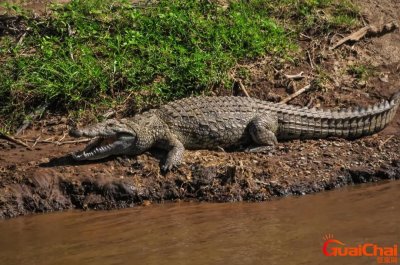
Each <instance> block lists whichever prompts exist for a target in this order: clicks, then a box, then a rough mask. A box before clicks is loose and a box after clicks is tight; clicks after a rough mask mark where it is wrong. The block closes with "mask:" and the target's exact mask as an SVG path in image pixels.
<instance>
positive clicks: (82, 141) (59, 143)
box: [26, 139, 91, 145]
mask: <svg viewBox="0 0 400 265" xmlns="http://www.w3.org/2000/svg"><path fill="white" fill-rule="evenodd" d="M90 140H91V139H79V140H72V141H64V142H60V141H52V140H38V139H35V140H31V139H28V140H26V141H27V142H33V143H35V144H37V143H42V144H55V145H64V144H78V143H87V142H90Z"/></svg>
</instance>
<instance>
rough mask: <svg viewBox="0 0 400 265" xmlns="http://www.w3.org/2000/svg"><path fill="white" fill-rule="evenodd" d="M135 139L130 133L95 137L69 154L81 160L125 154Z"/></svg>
mask: <svg viewBox="0 0 400 265" xmlns="http://www.w3.org/2000/svg"><path fill="white" fill-rule="evenodd" d="M135 140H136V137H134V136H130V135H124V136H111V137H96V138H94V139H93V140H92V141H91V142H90V143H89V144H88V145H87V147H86V148H85V149H84V150H83V151H79V152H76V153H73V154H71V155H72V158H73V159H74V160H77V161H82V160H98V159H103V158H106V157H108V156H112V155H122V154H127V153H129V149H130V148H131V146H132V145H133V144H134V142H135Z"/></svg>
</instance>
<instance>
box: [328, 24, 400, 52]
mask: <svg viewBox="0 0 400 265" xmlns="http://www.w3.org/2000/svg"><path fill="white" fill-rule="evenodd" d="M398 28H399V24H398V23H397V21H392V22H390V23H387V24H385V25H383V26H380V27H376V26H373V25H368V26H365V27H363V28H361V29H359V30H357V31H356V32H354V33H352V34H350V35H349V36H346V37H344V38H343V39H341V40H340V41H338V42H337V43H336V44H335V45H333V46H331V47H330V48H329V49H330V50H333V49H336V48H337V47H339V46H341V45H342V44H344V43H346V42H357V41H360V40H361V39H362V38H364V37H378V36H382V35H384V34H387V33H390V32H392V31H394V30H396V29H398Z"/></svg>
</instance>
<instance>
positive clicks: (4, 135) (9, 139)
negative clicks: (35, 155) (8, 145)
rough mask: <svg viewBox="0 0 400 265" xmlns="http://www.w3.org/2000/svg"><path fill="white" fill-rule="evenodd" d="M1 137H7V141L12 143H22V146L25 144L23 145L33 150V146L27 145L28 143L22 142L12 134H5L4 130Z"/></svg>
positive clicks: (0, 134)
mask: <svg viewBox="0 0 400 265" xmlns="http://www.w3.org/2000/svg"><path fill="white" fill-rule="evenodd" d="M0 137H1V138H3V139H6V140H7V141H10V142H12V143H15V144H18V145H21V146H23V147H25V148H27V149H29V150H32V148H31V147H30V146H29V145H27V144H26V143H24V142H22V141H21V140H18V139H15V138H14V137H12V136H10V135H7V134H5V133H3V132H0Z"/></svg>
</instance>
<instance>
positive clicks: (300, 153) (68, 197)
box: [0, 0, 400, 218]
mask: <svg viewBox="0 0 400 265" xmlns="http://www.w3.org/2000/svg"><path fill="white" fill-rule="evenodd" d="M354 3H355V4H356V6H357V7H358V8H359V9H360V14H361V15H360V17H359V18H358V20H357V21H359V22H358V23H367V24H371V25H382V24H385V23H387V22H390V21H393V20H395V21H400V14H398V12H396V10H399V9H400V3H396V2H395V1H389V0H385V1H373V0H370V1H354ZM318 10H319V9H318V8H317V10H316V11H318ZM315 14H320V12H316V13H315ZM320 19H321V18H320ZM289 24H290V23H288V24H285V23H283V24H282V25H281V26H282V28H285V25H286V26H287V25H289ZM314 25H315V24H314ZM270 26H271V25H270ZM360 27H362V25H361V24H354V25H353V26H349V27H348V28H341V27H339V28H337V29H336V31H324V29H322V28H318V27H312V28H308V29H307V30H306V31H303V32H301V33H299V34H297V35H296V37H295V38H294V40H295V41H296V45H297V46H298V48H299V51H298V53H297V55H296V58H295V59H294V60H290V59H288V58H286V59H284V58H282V57H279V56H278V55H272V54H270V53H265V54H264V55H262V56H260V57H257V58H243V59H242V60H240V61H238V62H237V63H236V65H235V66H233V67H232V69H230V70H229V71H228V72H227V73H228V76H230V78H231V79H230V80H231V81H232V83H231V85H232V86H231V87H224V86H212V87H209V89H210V90H209V91H208V92H205V93H207V94H211V95H236V96H246V94H249V95H250V96H252V97H256V98H260V99H264V100H270V101H275V102H277V101H280V100H282V99H284V98H286V97H287V96H288V95H290V94H292V93H293V92H295V91H298V90H299V89H300V88H301V87H303V86H306V85H308V84H310V83H313V84H314V85H315V87H314V89H312V90H310V91H308V92H306V93H303V94H301V95H300V96H298V97H296V98H294V99H293V100H291V101H290V104H294V105H299V106H308V107H317V108H332V109H338V108H344V107H354V106H367V105H370V104H374V103H376V102H379V101H380V100H382V99H388V98H389V97H390V96H391V95H392V94H393V93H395V92H396V91H398V88H399V87H400V67H399V65H400V52H399V49H400V48H399V47H398V43H399V42H400V33H399V31H398V30H397V31H394V32H391V33H389V34H386V35H382V36H374V37H368V38H366V39H363V40H361V41H359V42H356V43H352V44H350V45H348V44H344V45H342V46H340V47H338V48H336V49H330V48H329V47H332V45H333V44H334V43H336V42H337V41H339V40H340V39H341V38H342V37H343V36H345V35H346V34H349V33H351V32H354V31H356V30H357V29H358V28H360ZM285 30H288V29H286V28H285ZM24 38H26V37H24ZM68 56H70V55H68ZM73 58H75V57H73ZM88 69H89V68H88ZM301 72H302V74H299V73H301ZM291 75H299V76H301V77H298V78H293V77H290V76H291ZM2 76H4V75H2ZM27 76H28V75H27ZM288 76H289V77H288ZM28 77H29V76H28ZM7 80H8V79H7ZM116 80H119V81H121V80H122V79H121V80H120V79H116ZM119 81H118V82H119ZM153 81H155V83H152V84H153V85H155V87H157V86H158V84H159V82H167V81H168V80H164V79H157V78H156V79H155V80H153ZM2 84H3V85H4V84H5V83H2ZM14 88H15V87H14ZM31 88H32V87H31ZM3 91H5V90H3ZM17 92H18V90H15V91H13V94H12V95H13V96H15V98H14V99H12V100H11V101H10V102H12V101H13V100H15V99H18V97H19V96H21V97H23V98H25V99H32V98H29V97H28V96H27V95H32V94H29V93H28V94H24V93H25V92H27V91H19V92H20V94H18V93H17ZM28 92H29V91H28ZM114 92H115V93H117V94H118V93H122V94H118V95H119V96H121V95H126V96H127V97H126V98H125V99H124V98H123V97H122V98H120V99H121V101H120V102H114V103H113V104H116V105H115V106H116V108H109V105H107V104H104V105H102V106H101V107H99V106H97V107H98V108H95V109H91V107H89V108H88V109H87V112H85V114H83V113H82V112H79V110H72V109H71V112H68V113H66V112H62V113H57V112H55V111H50V110H49V109H48V110H47V111H45V112H43V113H41V114H40V115H33V116H30V119H31V120H30V121H29V122H28V123H27V124H28V125H27V126H26V128H25V129H24V130H22V131H21V133H20V134H18V135H14V137H15V138H16V139H18V140H19V141H22V142H23V143H24V144H25V145H27V146H28V147H29V148H30V149H31V150H29V149H28V148H27V147H26V146H22V145H20V144H16V143H13V142H10V141H8V140H4V139H0V218H9V217H16V216H18V215H25V214H30V213H39V212H49V211H60V210H64V209H72V208H76V209H113V208H124V207H133V206H138V205H148V204H151V203H160V202H163V201H178V200H184V201H185V200H196V201H209V202H233V201H263V200H269V199H271V198H274V197H279V196H287V195H303V194H308V193H313V192H318V191H323V190H330V189H334V188H338V187H341V186H344V185H353V184H357V183H364V182H373V181H379V180H382V179H399V178H400V155H399V150H400V113H399V112H398V113H397V115H396V117H395V118H394V120H393V121H392V123H391V124H390V125H389V126H388V127H387V128H385V129H384V130H383V131H382V132H380V133H378V134H376V135H372V136H368V137H364V138H362V139H358V140H355V141H346V140H341V139H330V140H308V141H299V140H296V141H290V142H283V143H279V144H278V146H277V149H276V150H275V151H273V152H272V153H270V154H248V153H242V152H227V153H225V152H216V151H207V150H199V151H188V152H187V153H186V154H185V157H184V161H185V163H184V164H183V165H182V166H181V167H179V168H178V169H176V170H173V171H172V172H169V173H167V174H162V173H161V172H160V170H159V161H160V159H161V158H162V157H163V156H164V154H163V153H161V151H159V150H153V151H152V152H151V153H145V154H143V155H140V156H138V157H118V158H111V159H107V160H103V161H95V162H91V163H76V162H74V161H72V160H71V158H70V157H69V156H68V155H69V154H70V153H71V152H73V151H76V150H80V149H82V148H83V145H84V144H83V143H74V142H71V141H73V140H74V139H70V138H69V137H68V136H67V131H68V129H69V127H70V125H71V124H74V123H76V122H78V123H79V125H83V124H86V123H88V122H91V121H93V120H96V119H98V118H102V117H103V118H104V117H110V116H114V117H124V116H128V115H130V114H133V113H136V112H137V111H138V109H137V107H138V105H137V104H139V103H143V102H140V101H138V97H137V96H139V98H147V99H149V98H153V99H154V97H152V95H153V94H146V93H147V92H148V91H147V92H146V93H144V92H143V91H142V92H137V93H136V92H135V93H133V94H130V93H127V94H124V93H125V92H129V91H123V90H115V91H114ZM7 93H8V92H7ZM143 93H144V94H143ZM106 94H107V93H106ZM23 95H25V96H26V97H25V96H23ZM147 96H150V97H147ZM10 98H11V97H10ZM110 98H111V97H110ZM79 100H80V99H79ZM85 100H86V99H85ZM161 101H162V100H161ZM161 101H160V100H158V99H157V100H156V102H158V103H160V102H161ZM21 102H22V101H21ZM27 102H28V101H26V102H25V103H27ZM2 103H4V102H2ZM22 103H23V102H22ZM25 103H23V104H25ZM152 104H155V106H156V105H157V103H154V102H153V103H151V104H148V105H146V106H147V107H149V106H152ZM72 105H73V104H72ZM100 105H101V104H100ZM9 106H13V105H9ZM18 106H22V105H18ZM18 106H17V107H18ZM13 107H15V106H13ZM36 107H38V106H36ZM39 109H40V108H39ZM33 113H34V112H33ZM19 115H20V114H19ZM24 115H28V114H24ZM39 116H40V117H39ZM6 117H7V116H6V115H4V114H3V116H2V118H1V121H3V122H2V125H4V126H1V127H2V130H3V131H4V130H5V129H6V130H9V131H12V129H11V128H13V126H12V125H7V124H10V123H7V122H6V120H7V118H6ZM12 117H14V116H12ZM78 118H79V119H78ZM10 119H11V118H10ZM14 121H16V120H14ZM4 128H5V129H4Z"/></svg>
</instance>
